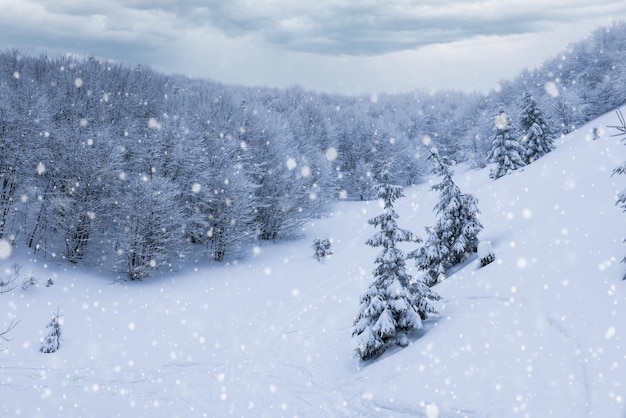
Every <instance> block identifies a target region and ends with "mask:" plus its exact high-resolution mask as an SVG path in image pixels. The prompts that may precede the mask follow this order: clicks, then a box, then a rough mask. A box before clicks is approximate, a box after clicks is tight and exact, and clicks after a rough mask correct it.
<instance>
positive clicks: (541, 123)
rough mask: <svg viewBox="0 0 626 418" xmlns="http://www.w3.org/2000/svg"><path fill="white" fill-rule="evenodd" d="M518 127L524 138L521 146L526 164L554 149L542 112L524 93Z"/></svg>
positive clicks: (529, 96) (527, 94) (527, 93)
mask: <svg viewBox="0 0 626 418" xmlns="http://www.w3.org/2000/svg"><path fill="white" fill-rule="evenodd" d="M519 126H520V129H521V131H522V132H523V134H524V136H523V137H522V144H523V145H524V148H525V149H526V150H525V154H524V155H525V160H526V164H530V163H532V162H533V161H535V160H537V159H538V158H541V157H542V156H544V155H545V154H547V153H549V152H550V151H552V150H553V149H554V136H553V134H552V130H551V129H550V126H549V125H548V122H547V120H546V118H545V116H544V115H543V112H542V111H541V109H540V108H539V106H538V105H537V102H536V101H535V99H534V98H533V96H532V95H531V94H530V92H528V91H527V92H526V93H524V97H523V98H522V112H521V113H520V121H519Z"/></svg>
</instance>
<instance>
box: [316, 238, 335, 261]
mask: <svg viewBox="0 0 626 418" xmlns="http://www.w3.org/2000/svg"><path fill="white" fill-rule="evenodd" d="M313 251H314V252H315V253H314V254H313V257H315V259H316V260H317V261H319V262H323V261H324V259H325V258H326V256H328V255H331V254H332V253H333V252H332V251H331V249H330V240H329V239H328V238H324V239H321V238H315V239H314V240H313Z"/></svg>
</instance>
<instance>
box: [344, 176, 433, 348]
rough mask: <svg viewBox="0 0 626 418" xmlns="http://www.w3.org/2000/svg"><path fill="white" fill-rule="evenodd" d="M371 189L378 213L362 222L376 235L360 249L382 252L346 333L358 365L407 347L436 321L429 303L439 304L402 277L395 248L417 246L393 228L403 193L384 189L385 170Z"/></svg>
mask: <svg viewBox="0 0 626 418" xmlns="http://www.w3.org/2000/svg"><path fill="white" fill-rule="evenodd" d="M377 189H378V190H377V196H378V198H379V199H380V200H381V201H382V202H383V205H384V212H383V213H382V214H381V215H378V216H376V217H374V218H372V219H370V220H369V221H368V222H369V224H370V225H373V226H374V227H377V228H379V229H380V230H379V231H378V232H377V233H376V234H375V235H374V236H373V237H371V238H370V239H368V240H367V241H366V244H367V245H369V246H371V247H382V251H381V252H380V254H379V255H378V257H376V260H375V263H376V268H375V269H374V271H373V274H374V281H373V282H372V284H370V286H369V288H368V289H367V291H366V292H365V294H363V295H362V296H361V300H360V307H359V313H358V315H357V317H356V318H355V320H354V323H353V329H352V336H353V337H354V341H355V354H356V355H357V356H359V357H360V358H361V359H362V360H368V359H371V358H373V357H375V356H377V355H379V354H381V353H382V352H383V351H385V350H386V349H387V348H389V347H391V346H393V345H399V346H402V347H404V346H406V345H408V334H409V333H410V332H411V331H413V330H419V329H422V326H423V325H422V320H424V319H427V318H428V317H431V316H434V315H437V310H436V309H435V307H434V306H433V305H432V303H431V302H432V301H434V300H439V299H440V296H439V295H437V294H436V293H435V292H433V291H432V290H431V289H430V288H428V287H427V286H426V285H425V284H424V283H422V282H420V281H415V280H414V279H413V278H412V277H411V276H410V275H409V274H408V273H407V271H406V259H405V255H404V252H403V251H402V250H401V249H399V248H398V247H397V246H396V244H397V243H399V242H419V241H420V240H419V238H417V237H416V236H415V235H413V234H412V233H411V232H410V231H407V230H405V229H401V228H399V227H398V224H397V222H396V221H397V219H398V214H397V213H396V212H395V210H394V208H393V203H394V201H395V200H397V199H398V198H400V197H402V196H403V190H402V187H401V186H396V185H392V184H390V179H389V170H388V168H387V167H386V168H385V169H383V172H382V173H381V175H380V184H379V185H378V186H377Z"/></svg>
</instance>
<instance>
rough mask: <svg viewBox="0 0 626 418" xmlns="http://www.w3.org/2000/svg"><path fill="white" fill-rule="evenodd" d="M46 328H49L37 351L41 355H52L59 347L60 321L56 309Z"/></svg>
mask: <svg viewBox="0 0 626 418" xmlns="http://www.w3.org/2000/svg"><path fill="white" fill-rule="evenodd" d="M46 328H49V330H48V335H46V338H44V339H43V341H42V343H41V348H40V349H39V351H41V352H42V353H54V352H56V351H57V350H58V349H59V347H60V346H61V321H60V315H59V310H58V309H57V313H56V314H54V316H53V317H52V319H51V320H50V323H49V324H48V325H47V326H46Z"/></svg>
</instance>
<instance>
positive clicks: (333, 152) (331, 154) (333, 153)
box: [326, 147, 338, 161]
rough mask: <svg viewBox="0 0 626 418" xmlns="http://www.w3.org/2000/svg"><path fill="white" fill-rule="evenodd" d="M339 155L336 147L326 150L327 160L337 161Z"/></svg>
mask: <svg viewBox="0 0 626 418" xmlns="http://www.w3.org/2000/svg"><path fill="white" fill-rule="evenodd" d="M337 156H338V153H337V149H336V148H334V147H330V148H328V149H327V150H326V159H327V160H328V161H335V160H336V159H337Z"/></svg>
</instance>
